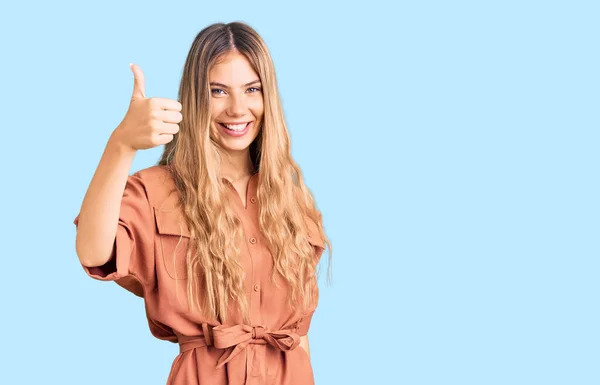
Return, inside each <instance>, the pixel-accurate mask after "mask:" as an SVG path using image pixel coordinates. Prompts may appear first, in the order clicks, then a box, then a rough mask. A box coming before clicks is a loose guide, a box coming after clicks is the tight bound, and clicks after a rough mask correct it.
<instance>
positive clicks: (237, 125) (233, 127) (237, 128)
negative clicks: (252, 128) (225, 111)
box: [224, 123, 247, 131]
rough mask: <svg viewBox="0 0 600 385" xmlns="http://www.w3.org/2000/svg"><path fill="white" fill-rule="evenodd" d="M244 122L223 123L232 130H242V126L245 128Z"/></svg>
mask: <svg viewBox="0 0 600 385" xmlns="http://www.w3.org/2000/svg"><path fill="white" fill-rule="evenodd" d="M246 124H247V123H244V124H224V126H225V127H227V128H229V129H230V130H232V131H242V130H243V129H244V128H246Z"/></svg>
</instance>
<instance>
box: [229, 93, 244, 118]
mask: <svg viewBox="0 0 600 385" xmlns="http://www.w3.org/2000/svg"><path fill="white" fill-rule="evenodd" d="M229 100H230V103H229V107H228V108H227V113H228V114H229V115H232V116H239V115H244V113H245V112H246V109H247V106H246V102H245V100H244V97H243V96H238V95H234V96H232V97H231V98H230V99H229Z"/></svg>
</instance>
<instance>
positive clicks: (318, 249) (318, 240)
mask: <svg viewBox="0 0 600 385" xmlns="http://www.w3.org/2000/svg"><path fill="white" fill-rule="evenodd" d="M316 216H317V217H318V218H319V221H321V213H320V212H319V211H316ZM305 222H306V226H307V227H308V242H309V243H310V244H311V245H312V246H313V248H314V250H315V258H316V260H317V261H318V260H319V259H320V258H321V255H322V254H323V251H324V250H325V241H324V239H323V238H322V237H321V236H320V233H319V227H318V226H317V223H316V222H315V221H314V220H313V219H312V218H310V217H309V216H308V215H307V216H306V217H305Z"/></svg>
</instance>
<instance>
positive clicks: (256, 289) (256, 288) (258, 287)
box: [254, 283, 260, 291]
mask: <svg viewBox="0 0 600 385" xmlns="http://www.w3.org/2000/svg"><path fill="white" fill-rule="evenodd" d="M259 289H260V286H258V283H257V284H256V285H254V291H258V290H259Z"/></svg>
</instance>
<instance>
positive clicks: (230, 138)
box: [208, 52, 264, 155]
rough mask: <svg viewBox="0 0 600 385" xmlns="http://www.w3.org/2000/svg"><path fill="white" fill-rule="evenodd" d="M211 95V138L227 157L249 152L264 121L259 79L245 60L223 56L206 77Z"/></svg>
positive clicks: (236, 55)
mask: <svg viewBox="0 0 600 385" xmlns="http://www.w3.org/2000/svg"><path fill="white" fill-rule="evenodd" d="M208 77H209V82H210V89H211V91H210V93H211V103H210V104H211V113H212V118H213V119H212V127H211V138H212V139H213V140H214V141H215V142H217V143H218V144H219V146H220V147H221V148H222V149H223V150H224V151H226V152H228V153H230V154H232V155H233V154H235V153H239V152H245V151H248V148H249V146H250V144H251V143H252V142H253V141H254V139H255V138H256V137H257V136H258V133H259V128H260V127H261V124H262V119H263V112H264V106H263V93H262V86H261V83H260V78H259V76H258V74H257V73H256V72H255V71H254V70H253V69H252V66H251V65H250V62H249V61H248V59H246V57H245V56H244V55H242V54H240V53H238V52H229V53H227V54H225V55H224V56H223V57H222V58H221V60H219V62H218V63H217V64H215V65H214V66H213V67H212V68H211V70H210V71H209V74H208Z"/></svg>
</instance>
